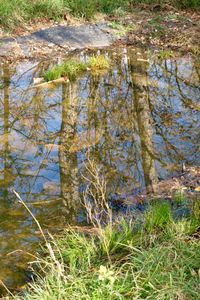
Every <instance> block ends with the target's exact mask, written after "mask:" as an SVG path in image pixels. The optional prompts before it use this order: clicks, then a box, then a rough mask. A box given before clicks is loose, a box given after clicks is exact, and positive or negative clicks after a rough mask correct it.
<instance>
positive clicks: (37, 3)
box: [0, 0, 200, 29]
mask: <svg viewBox="0 0 200 300" xmlns="http://www.w3.org/2000/svg"><path fill="white" fill-rule="evenodd" d="M159 2H160V1H159V0H142V1H139V0H87V1H85V0H34V1H33V0H7V1H5V0H0V26H3V27H4V28H5V29H12V28H13V27H15V26H17V25H19V24H21V23H23V22H27V21H29V20H33V19H39V18H48V19H54V20H58V19H62V18H63V16H64V15H65V14H66V13H69V14H71V15H73V16H75V17H84V18H85V19H88V20H89V19H92V18H94V16H95V14H96V13H98V12H101V13H106V14H116V15H124V14H125V12H126V11H129V12H130V8H131V5H132V4H138V3H150V4H151V3H159ZM166 2H167V3H171V4H172V5H174V6H177V7H180V8H187V7H189V8H198V7H200V0H183V1H178V0H171V1H166ZM162 3H164V2H163V1H162Z"/></svg>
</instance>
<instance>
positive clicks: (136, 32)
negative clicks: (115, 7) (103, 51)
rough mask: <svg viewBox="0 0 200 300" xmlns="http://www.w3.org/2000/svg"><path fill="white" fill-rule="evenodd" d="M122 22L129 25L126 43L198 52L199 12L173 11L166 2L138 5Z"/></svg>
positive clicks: (199, 50)
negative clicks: (161, 4)
mask: <svg viewBox="0 0 200 300" xmlns="http://www.w3.org/2000/svg"><path fill="white" fill-rule="evenodd" d="M112 20H114V18H112ZM118 21H119V18H118ZM122 22H123V24H129V26H130V24H132V29H131V30H130V32H129V33H128V36H127V40H126V44H127V45H136V44H137V45H141V46H145V47H159V48H163V49H170V50H178V51H183V52H192V53H194V54H200V12H197V11H196V12H195V11H191V10H177V9H175V8H173V7H171V6H169V5H165V6H162V7H161V6H160V5H156V6H152V5H141V6H140V8H138V9H135V11H134V12H133V13H132V14H130V15H128V16H126V18H122Z"/></svg>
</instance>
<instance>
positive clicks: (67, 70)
mask: <svg viewBox="0 0 200 300" xmlns="http://www.w3.org/2000/svg"><path fill="white" fill-rule="evenodd" d="M86 68H87V65H86V64H85V63H82V62H80V61H77V60H74V59H71V60H68V61H66V62H64V63H62V64H61V65H59V66H53V67H51V68H50V69H49V70H48V71H46V72H45V73H44V75H43V76H44V80H45V81H51V80H55V79H58V78H60V77H67V78H69V80H71V81H73V80H76V78H77V76H78V75H80V74H81V73H82V72H84V71H85V70H86Z"/></svg>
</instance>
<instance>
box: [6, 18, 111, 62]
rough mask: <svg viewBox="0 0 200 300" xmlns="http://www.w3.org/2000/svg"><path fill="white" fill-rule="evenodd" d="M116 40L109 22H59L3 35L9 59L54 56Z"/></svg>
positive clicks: (99, 46) (96, 46)
mask: <svg viewBox="0 0 200 300" xmlns="http://www.w3.org/2000/svg"><path fill="white" fill-rule="evenodd" d="M115 40H116V36H114V35H113V34H112V32H111V31H110V30H108V25H107V24H106V23H99V24H82V25H79V26H65V25H56V26H52V27H50V28H46V29H40V30H38V31H35V32H33V33H31V34H25V35H19V36H15V37H12V36H11V37H6V38H1V39H0V57H1V58H2V60H3V59H4V60H8V61H13V60H16V59H17V60H19V59H24V58H26V59H31V58H35V59H37V58H38V59H41V58H51V57H52V55H59V54H60V55H61V54H67V53H68V52H70V51H72V50H75V49H84V48H102V47H107V46H110V45H111V44H112V43H113V42H114V41H115Z"/></svg>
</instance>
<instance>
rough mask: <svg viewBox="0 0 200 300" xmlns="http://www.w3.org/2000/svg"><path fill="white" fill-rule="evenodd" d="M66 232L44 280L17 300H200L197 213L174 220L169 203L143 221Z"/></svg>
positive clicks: (42, 273) (42, 275)
mask: <svg viewBox="0 0 200 300" xmlns="http://www.w3.org/2000/svg"><path fill="white" fill-rule="evenodd" d="M82 231H84V233H83V232H80V231H79V232H77V231H75V230H67V231H66V232H65V233H64V234H63V235H62V237H60V238H58V239H57V240H56V241H54V242H53V243H52V244H53V248H54V255H55V257H56V261H55V259H53V260H52V255H51V258H50V257H46V258H45V260H42V261H41V263H40V265H39V267H40V268H41V270H40V271H39V274H40V275H37V276H36V278H35V282H33V283H31V284H30V286H29V288H28V290H27V291H26V292H23V294H21V295H18V296H16V297H14V299H24V300H33V299H35V300H36V299H38V300H50V299H51V300H59V299H60V300H61V299H62V300H64V299H66V300H67V299H71V300H75V299H88V300H89V299H93V300H102V299H106V300H109V299H112V300H113V299H116V300H118V299H156V300H158V299H159V300H167V299H170V300H172V299H174V300H175V299H183V300H184V299H185V300H186V299H187V300H189V299H195V300H196V299H199V293H200V287H199V280H200V265H199V261H200V243H199V208H198V207H196V208H195V209H194V211H193V213H192V215H191V217H188V218H182V219H179V220H177V221H174V218H173V216H172V211H171V208H170V206H169V204H167V203H160V204H156V205H154V206H151V207H150V208H149V210H148V211H147V212H146V214H145V216H144V218H140V219H130V220H129V221H128V222H127V221H125V220H123V219H121V220H120V221H118V222H115V224H111V223H109V224H108V225H107V226H106V227H104V228H101V227H98V228H96V229H94V228H93V229H90V230H89V229H87V230H86V229H85V230H83V229H82Z"/></svg>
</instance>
